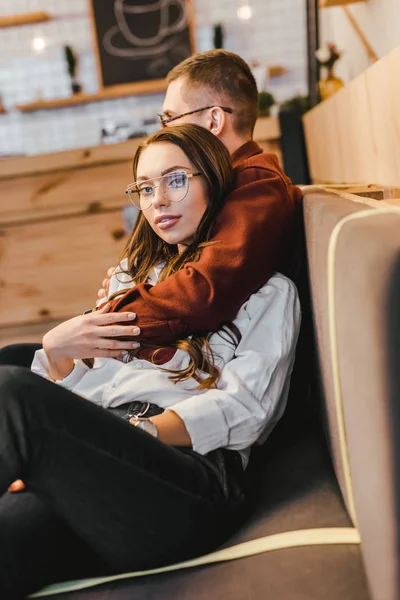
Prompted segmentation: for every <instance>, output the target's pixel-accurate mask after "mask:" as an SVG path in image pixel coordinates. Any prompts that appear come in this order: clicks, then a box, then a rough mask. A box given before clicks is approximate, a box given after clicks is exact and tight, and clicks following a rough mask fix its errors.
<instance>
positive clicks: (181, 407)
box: [168, 390, 229, 454]
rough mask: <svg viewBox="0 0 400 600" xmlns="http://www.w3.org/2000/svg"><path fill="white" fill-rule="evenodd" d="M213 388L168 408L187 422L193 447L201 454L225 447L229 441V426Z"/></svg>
mask: <svg viewBox="0 0 400 600" xmlns="http://www.w3.org/2000/svg"><path fill="white" fill-rule="evenodd" d="M212 393H213V392H212V390H209V391H207V392H206V394H207V397H205V396H204V395H203V394H200V395H199V396H191V397H190V398H187V399H186V400H182V401H181V402H178V403H177V404H174V405H173V406H169V407H168V410H173V411H174V412H175V413H176V414H177V415H178V416H179V417H180V418H181V419H182V421H183V422H184V423H185V426H186V429H187V431H188V433H189V436H190V439H191V440H192V447H193V450H194V451H195V452H198V453H199V454H207V453H208V452H211V451H212V450H215V449H217V448H224V447H226V446H227V445H228V442H229V428H228V425H227V423H226V420H225V417H224V415H223V412H222V411H221V409H220V408H219V406H218V403H217V401H216V399H215V398H213V397H212Z"/></svg>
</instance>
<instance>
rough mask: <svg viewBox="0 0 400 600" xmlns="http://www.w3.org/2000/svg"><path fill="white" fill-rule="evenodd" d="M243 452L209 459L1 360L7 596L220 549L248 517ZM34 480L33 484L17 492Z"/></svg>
mask: <svg viewBox="0 0 400 600" xmlns="http://www.w3.org/2000/svg"><path fill="white" fill-rule="evenodd" d="M242 476H243V473H242V467H241V460H240V456H239V455H238V453H237V452H230V451H228V450H216V451H213V452H211V453H209V454H208V455H207V456H205V457H204V456H200V455H199V454H197V453H196V452H194V451H192V450H191V449H186V448H183V449H178V448H175V447H172V446H169V445H167V444H164V443H162V442H160V441H159V440H157V439H155V438H153V437H151V436H150V435H148V434H147V433H145V432H143V431H141V430H138V429H137V428H134V427H132V426H131V425H130V424H129V423H127V422H126V421H124V420H123V419H121V418H120V417H118V416H115V415H114V414H112V413H111V412H109V411H107V410H104V409H102V408H99V407H97V406H96V405H94V404H92V403H91V402H88V401H87V400H84V399H82V398H80V397H79V396H77V395H75V394H73V393H72V392H70V391H68V390H66V389H64V388H61V387H59V386H57V385H56V384H54V383H52V382H49V381H46V380H45V379H43V378H41V377H39V376H37V375H35V374H33V373H31V372H30V371H29V370H28V369H26V368H23V367H10V366H0V598H7V599H9V600H11V599H14V598H15V599H17V598H23V597H25V595H26V594H28V593H31V592H33V591H35V590H37V589H38V588H40V587H42V586H43V585H46V584H48V583H51V582H54V581H60V580H65V579H74V578H77V577H82V576H94V575H100V574H110V573H117V572H123V571H127V570H138V569H147V568H152V567H156V566H160V565H164V564H169V563H172V562H176V561H180V560H185V559H187V558H190V557H193V556H196V555H199V554H202V553H205V552H208V551H211V550H212V549H214V548H215V547H217V546H218V545H220V544H221V543H223V542H224V541H225V539H226V538H227V537H228V535H229V534H230V533H231V532H232V531H233V530H234V528H235V526H236V525H237V522H238V519H239V516H240V513H241V507H242V501H243V491H242V490H243V488H242ZM15 479H23V481H24V482H25V483H26V486H27V491H25V492H21V493H17V494H10V493H8V492H7V488H8V486H9V484H10V483H11V482H12V481H14V480H15Z"/></svg>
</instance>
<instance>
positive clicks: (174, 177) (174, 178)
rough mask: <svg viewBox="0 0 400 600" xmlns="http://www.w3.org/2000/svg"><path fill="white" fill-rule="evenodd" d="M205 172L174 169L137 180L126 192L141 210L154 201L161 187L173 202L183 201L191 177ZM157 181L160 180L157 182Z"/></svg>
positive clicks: (164, 194) (163, 192) (165, 195)
mask: <svg viewBox="0 0 400 600" xmlns="http://www.w3.org/2000/svg"><path fill="white" fill-rule="evenodd" d="M198 175H203V173H186V171H172V172H171V173H167V174H166V175H162V176H161V177H155V178H154V179H147V180H146V181H135V182H134V183H131V184H130V185H128V187H127V188H126V190H125V193H126V194H128V196H129V199H130V201H131V202H132V204H134V205H135V206H136V207H137V208H139V209H140V210H147V209H148V208H150V206H151V205H152V203H153V200H154V196H155V193H156V188H157V187H159V188H160V190H161V192H162V194H163V196H164V197H166V198H168V200H170V201H171V202H181V201H182V200H183V199H184V198H185V197H186V195H187V193H188V189H189V179H190V178H191V177H197V176H198ZM155 182H158V183H157V184H156V183H155Z"/></svg>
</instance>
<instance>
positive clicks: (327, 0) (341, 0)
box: [319, 0, 366, 8]
mask: <svg viewBox="0 0 400 600" xmlns="http://www.w3.org/2000/svg"><path fill="white" fill-rule="evenodd" d="M355 2H366V0H319V8H328V7H329V6H347V4H354V3H355Z"/></svg>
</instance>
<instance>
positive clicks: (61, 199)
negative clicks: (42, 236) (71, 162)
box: [0, 160, 132, 224]
mask: <svg viewBox="0 0 400 600" xmlns="http://www.w3.org/2000/svg"><path fill="white" fill-rule="evenodd" d="M131 181H132V166H131V161H130V160H129V161H126V162H122V163H117V164H106V165H96V166H93V167H89V168H85V169H75V170H68V171H56V172H52V173H43V174H40V175H36V176H34V175H29V176H28V177H23V178H15V179H4V180H2V181H1V180H0V198H1V201H0V223H3V224H4V223H15V222H20V221H24V220H31V219H43V218H45V217H46V216H47V215H52V214H60V212H61V211H62V214H64V215H67V214H70V215H72V214H77V213H82V212H88V211H89V212H90V211H92V212H94V211H96V210H97V211H98V210H100V209H101V208H110V207H115V208H116V207H122V206H125V205H126V204H127V203H128V199H127V196H126V194H125V187H126V185H127V184H128V183H129V182H131Z"/></svg>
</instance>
